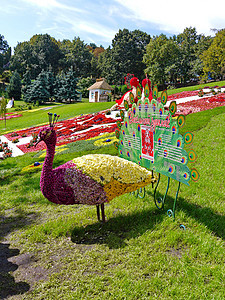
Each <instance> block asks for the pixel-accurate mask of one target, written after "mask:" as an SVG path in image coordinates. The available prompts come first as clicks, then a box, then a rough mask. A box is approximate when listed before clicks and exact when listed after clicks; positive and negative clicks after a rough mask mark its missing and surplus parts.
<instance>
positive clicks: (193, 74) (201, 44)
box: [144, 27, 211, 84]
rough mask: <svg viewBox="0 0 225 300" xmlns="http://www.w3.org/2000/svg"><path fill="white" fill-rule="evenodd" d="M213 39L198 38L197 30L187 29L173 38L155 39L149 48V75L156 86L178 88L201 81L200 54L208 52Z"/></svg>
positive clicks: (145, 56)
mask: <svg viewBox="0 0 225 300" xmlns="http://www.w3.org/2000/svg"><path fill="white" fill-rule="evenodd" d="M210 43H211V37H205V36H204V35H201V34H200V35H197V31H196V29H195V28H192V27H190V28H185V29H184V31H183V32H182V33H180V34H179V35H177V36H174V37H172V38H167V37H166V36H165V35H164V34H161V35H159V36H156V37H153V39H152V40H151V41H150V43H149V44H148V46H147V48H146V54H145V55H144V62H145V63H146V66H147V68H146V70H145V71H146V72H147V73H148V74H149V75H150V77H151V79H152V81H153V82H154V83H157V84H165V83H166V82H169V83H172V84H176V82H177V81H181V82H182V83H186V82H187V81H189V80H193V79H198V78H199V76H201V75H202V74H203V63H202V60H201V57H200V55H201V53H202V52H203V51H204V50H206V49H208V47H209V46H210Z"/></svg>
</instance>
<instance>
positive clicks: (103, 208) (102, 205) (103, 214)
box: [96, 203, 105, 223]
mask: <svg viewBox="0 0 225 300" xmlns="http://www.w3.org/2000/svg"><path fill="white" fill-rule="evenodd" d="M96 208H97V217H98V221H99V222H103V223H105V206H104V203H102V204H101V215H102V219H101V218H100V204H97V205H96Z"/></svg>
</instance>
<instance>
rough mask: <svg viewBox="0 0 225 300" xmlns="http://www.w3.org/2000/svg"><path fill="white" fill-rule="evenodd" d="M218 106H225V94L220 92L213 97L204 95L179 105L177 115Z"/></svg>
mask: <svg viewBox="0 0 225 300" xmlns="http://www.w3.org/2000/svg"><path fill="white" fill-rule="evenodd" d="M218 106H225V94H224V93H220V94H217V95H215V96H212V97H204V98H201V99H199V100H193V101H189V102H185V103H181V104H178V105H177V113H176V115H180V114H183V115H188V114H191V113H196V112H199V111H203V110H208V109H213V108H215V107H218Z"/></svg>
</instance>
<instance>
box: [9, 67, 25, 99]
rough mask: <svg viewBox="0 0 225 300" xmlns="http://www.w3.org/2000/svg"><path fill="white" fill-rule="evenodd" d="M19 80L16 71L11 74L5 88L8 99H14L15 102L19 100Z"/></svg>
mask: <svg viewBox="0 0 225 300" xmlns="http://www.w3.org/2000/svg"><path fill="white" fill-rule="evenodd" d="M21 87H22V83H21V78H20V75H19V73H18V72H17V70H16V71H14V72H13V74H12V76H11V78H10V81H9V85H8V87H7V93H8V96H9V97H10V98H12V97H13V98H14V99H15V100H20V98H21Z"/></svg>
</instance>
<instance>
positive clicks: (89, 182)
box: [36, 113, 157, 222]
mask: <svg viewBox="0 0 225 300" xmlns="http://www.w3.org/2000/svg"><path fill="white" fill-rule="evenodd" d="M58 117H59V116H57V115H56V114H54V116H53V115H52V114H51V113H49V126H48V127H45V128H43V129H41V131H40V132H39V134H38V140H37V143H36V145H37V144H38V143H39V142H40V141H44V142H45V144H46V147H47V153H46V157H45V161H44V163H43V167H42V173H41V180H40V187H41V191H42V194H43V195H44V197H45V198H47V199H48V200H49V201H51V202H53V203H56V204H64V205H73V204H87V205H96V207H97V217H98V220H100V219H102V221H103V222H104V221H105V212H104V203H107V202H110V201H111V200H112V199H113V198H115V197H117V196H120V195H123V194H125V193H129V192H132V191H135V190H137V189H139V188H142V187H144V186H146V185H149V184H150V183H154V182H156V181H157V176H152V173H151V172H150V171H149V170H147V169H145V168H143V167H141V166H139V165H137V164H136V163H134V162H131V161H127V160H126V159H123V158H120V157H117V156H111V155H107V154H90V155H85V156H82V157H78V158H74V159H73V160H71V161H68V162H67V163H65V164H63V165H61V166H59V167H58V168H55V169H53V159H54V155H55V146H56V140H57V137H56V131H55V129H54V125H55V124H56V122H57V120H58ZM100 211H101V217H102V218H100Z"/></svg>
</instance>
